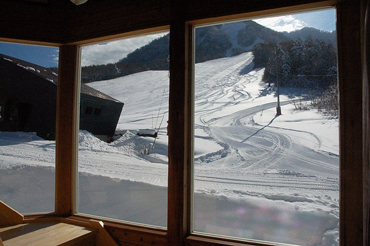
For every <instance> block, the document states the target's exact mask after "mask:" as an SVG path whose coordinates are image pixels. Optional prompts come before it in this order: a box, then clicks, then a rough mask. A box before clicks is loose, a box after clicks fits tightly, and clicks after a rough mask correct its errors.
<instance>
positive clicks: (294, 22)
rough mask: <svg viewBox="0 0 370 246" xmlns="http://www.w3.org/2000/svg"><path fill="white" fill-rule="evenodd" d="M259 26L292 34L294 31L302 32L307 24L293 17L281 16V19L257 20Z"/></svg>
mask: <svg viewBox="0 0 370 246" xmlns="http://www.w3.org/2000/svg"><path fill="white" fill-rule="evenodd" d="M255 21H256V22H257V23H258V24H260V25H263V26H266V27H268V28H270V29H272V30H275V31H278V32H284V31H286V32H292V31H294V30H300V29H302V28H303V27H305V26H307V24H306V23H305V22H304V21H302V20H298V19H296V18H294V17H293V16H292V15H286V16H279V17H270V18H264V19H258V20H255Z"/></svg>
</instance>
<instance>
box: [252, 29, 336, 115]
mask: <svg viewBox="0 0 370 246" xmlns="http://www.w3.org/2000/svg"><path fill="white" fill-rule="evenodd" d="M253 55H254V65H255V68H259V67H264V68H265V71H264V75H263V81H265V82H266V83H268V85H269V86H271V84H273V83H274V84H275V85H279V86H281V87H290V88H301V89H310V95H309V96H310V99H311V101H310V105H311V106H314V107H317V108H318V109H319V110H320V109H322V110H325V111H326V112H327V113H329V114H331V115H336V114H337V113H338V87H337V51H336V48H335V47H334V45H333V44H332V43H331V42H330V41H324V40H318V39H316V40H314V39H313V38H312V37H310V36H308V37H307V38H306V40H305V41H304V42H303V41H302V40H301V39H300V38H298V39H297V40H296V41H288V42H283V43H279V44H271V43H264V44H257V45H256V46H255V47H254V49H253ZM302 107H303V105H299V106H298V109H302ZM305 107H308V106H307V104H306V105H305ZM303 108H304V107H303Z"/></svg>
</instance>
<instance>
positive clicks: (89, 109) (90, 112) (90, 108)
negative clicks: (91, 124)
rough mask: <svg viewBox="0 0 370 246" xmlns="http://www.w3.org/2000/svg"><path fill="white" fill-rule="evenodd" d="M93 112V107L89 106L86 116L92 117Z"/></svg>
mask: <svg viewBox="0 0 370 246" xmlns="http://www.w3.org/2000/svg"><path fill="white" fill-rule="evenodd" d="M92 112H93V108H92V107H89V106H87V107H86V110H85V114H89V115H91V114H92Z"/></svg>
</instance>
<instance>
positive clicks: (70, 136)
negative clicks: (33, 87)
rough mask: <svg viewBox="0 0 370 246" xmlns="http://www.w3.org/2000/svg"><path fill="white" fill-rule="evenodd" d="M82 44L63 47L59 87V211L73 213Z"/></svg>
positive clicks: (66, 213)
mask: <svg viewBox="0 0 370 246" xmlns="http://www.w3.org/2000/svg"><path fill="white" fill-rule="evenodd" d="M79 64H80V47H79V46H76V45H63V46H61V47H60V49H59V75H58V90H57V121H56V122H57V123H56V164H55V165H56V166H55V175H56V177H55V183H56V184H55V212H56V214H57V215H58V216H69V215H71V214H72V212H73V207H74V206H73V204H74V202H75V199H76V198H75V199H74V198H73V197H74V193H75V192H74V191H75V189H74V187H75V185H74V184H75V181H74V180H75V179H74V175H75V173H76V172H75V169H76V162H77V161H76V159H77V156H76V155H77V154H76V153H77V150H76V149H77V147H78V142H77V141H78V137H77V136H78V135H77V133H78V111H79V110H78V107H77V104H78V99H79V89H78V88H79V71H80V69H79V67H80V66H79Z"/></svg>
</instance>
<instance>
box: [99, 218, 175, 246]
mask: <svg viewBox="0 0 370 246" xmlns="http://www.w3.org/2000/svg"><path fill="white" fill-rule="evenodd" d="M104 225H105V228H106V229H107V230H108V232H109V233H110V234H111V235H112V236H113V237H114V239H115V240H116V241H118V242H120V243H121V245H158V246H166V245H168V243H167V234H166V232H165V231H159V230H152V229H147V228H145V229H144V228H140V227H130V226H124V225H113V224H111V223H109V222H108V223H107V222H106V223H104Z"/></svg>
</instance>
